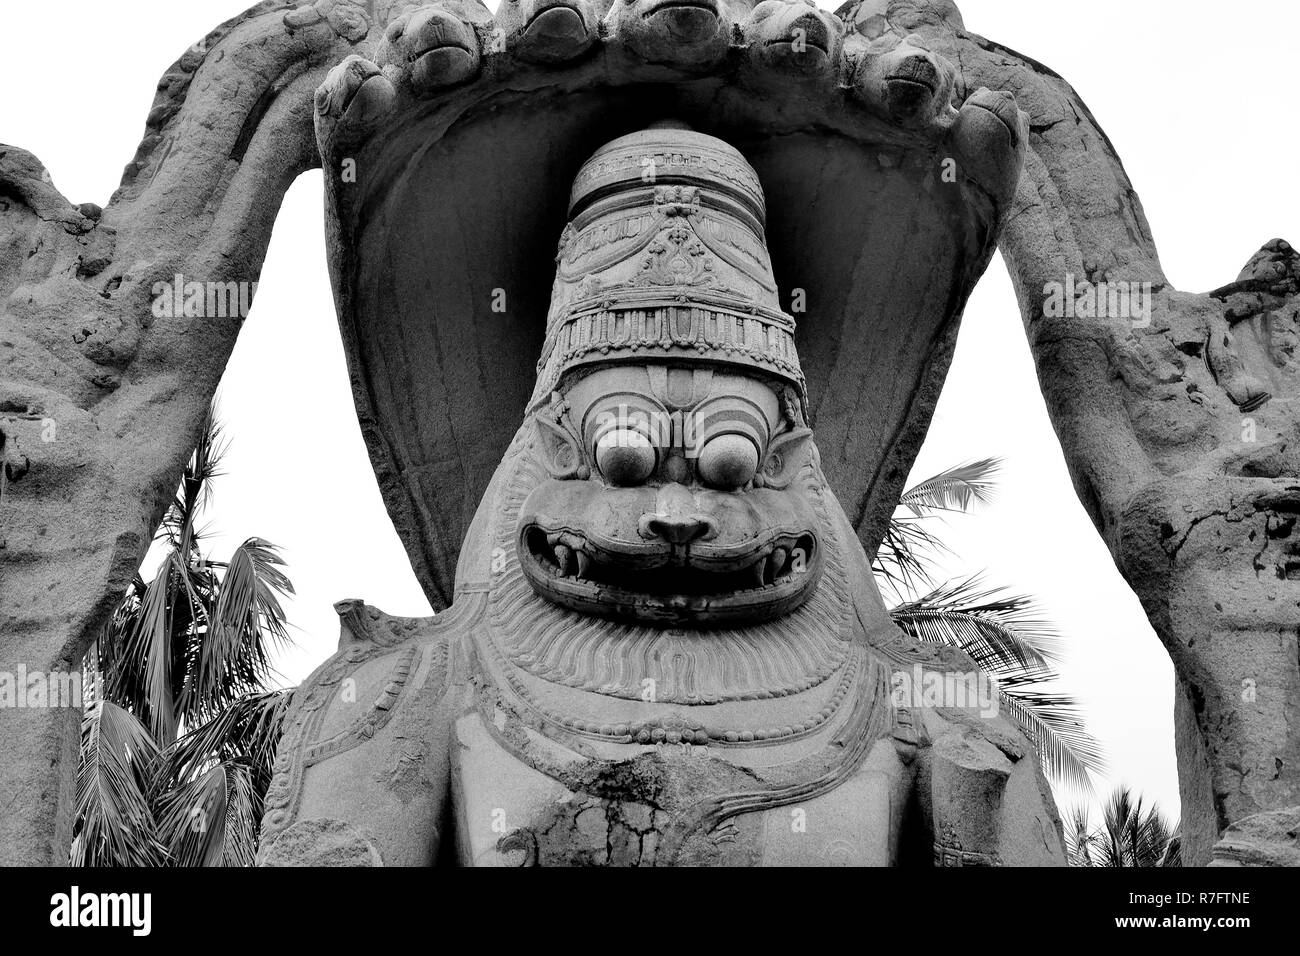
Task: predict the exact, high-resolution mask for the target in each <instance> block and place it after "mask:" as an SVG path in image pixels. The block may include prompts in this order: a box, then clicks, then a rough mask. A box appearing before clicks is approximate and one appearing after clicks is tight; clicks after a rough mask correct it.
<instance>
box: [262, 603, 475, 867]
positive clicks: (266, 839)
mask: <svg viewBox="0 0 1300 956" xmlns="http://www.w3.org/2000/svg"><path fill="white" fill-rule="evenodd" d="M336 609H337V610H338V612H339V617H340V620H341V623H342V629H341V635H340V639H339V649H338V652H337V653H335V654H334V656H333V657H331V658H330V659H329V660H328V661H326V662H325V663H324V664H322V665H321V666H320V667H319V668H318V669H317V670H316V671H315V673H313V674H312V675H311V677H310V678H308V679H307V681H306V682H305V683H304V684H303V685H302V686H301V687H300V688H299V689H298V691H297V692H296V693H295V694H294V701H293V705H292V708H291V710H290V712H289V714H288V715H287V718H286V721H285V732H284V736H283V738H282V739H281V742H280V746H279V748H278V750H277V754H276V760H275V776H274V778H273V780H272V782H271V786H270V788H269V789H268V791H267V794H266V809H265V815H264V817H263V822H262V831H261V837H260V847H259V851H258V865H260V866H432V865H433V864H434V863H435V862H437V860H438V856H439V852H440V851H444V852H445V851H449V850H450V849H451V846H450V842H449V841H444V839H443V837H444V826H445V822H444V821H445V819H446V811H447V810H448V809H449V807H448V800H449V793H450V780H451V756H450V754H451V727H452V719H453V714H452V712H451V710H450V709H449V708H451V707H452V706H453V705H454V704H455V703H456V702H457V701H458V700H459V695H458V693H456V692H455V691H453V690H452V689H451V684H452V674H453V672H454V671H455V669H456V668H455V661H454V660H453V659H452V658H453V656H454V655H453V653H452V650H453V644H452V642H451V641H450V640H449V639H448V637H447V630H448V628H449V625H451V624H452V623H454V618H455V616H456V615H455V612H454V611H448V612H447V613H446V614H444V615H442V616H441V617H440V618H439V619H438V620H436V621H435V620H434V619H432V618H425V619H412V618H393V617H389V616H387V615H384V614H382V613H381V612H379V611H377V610H376V609H374V608H371V607H367V606H366V605H364V604H362V603H361V602H360V601H344V602H341V603H339V604H338V605H336ZM444 844H446V845H444Z"/></svg>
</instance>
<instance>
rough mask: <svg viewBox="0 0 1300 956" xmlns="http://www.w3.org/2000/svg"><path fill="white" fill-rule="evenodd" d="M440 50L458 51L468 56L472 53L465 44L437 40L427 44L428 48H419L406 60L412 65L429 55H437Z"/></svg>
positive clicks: (457, 41) (458, 41)
mask: <svg viewBox="0 0 1300 956" xmlns="http://www.w3.org/2000/svg"><path fill="white" fill-rule="evenodd" d="M441 50H459V51H460V52H462V53H465V54H470V53H472V52H473V51H472V50H470V48H469V47H468V46H467V45H466V44H465V43H463V42H462V41H460V40H437V41H435V42H433V43H431V44H429V45H428V46H423V47H420V49H418V50H416V51H415V52H414V53H412V54H411V55H410V57H409V58H408V59H409V60H410V62H412V63H414V62H415V61H416V60H418V59H420V58H421V57H423V56H427V55H428V54H430V53H438V52H439V51H441Z"/></svg>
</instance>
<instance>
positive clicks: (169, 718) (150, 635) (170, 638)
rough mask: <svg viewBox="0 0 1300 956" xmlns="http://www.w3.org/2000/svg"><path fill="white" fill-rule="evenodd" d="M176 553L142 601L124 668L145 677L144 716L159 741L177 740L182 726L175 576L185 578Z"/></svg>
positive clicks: (128, 640)
mask: <svg viewBox="0 0 1300 956" xmlns="http://www.w3.org/2000/svg"><path fill="white" fill-rule="evenodd" d="M177 565H178V558H177V553H176V552H175V551H169V552H168V553H167V555H166V556H165V557H164V558H163V562H162V566H161V567H160V568H159V569H158V574H157V575H156V576H155V577H154V579H153V580H152V581H150V582H149V585H148V587H146V588H145V591H144V594H143V595H142V596H141V598H140V609H139V614H138V616H137V617H136V618H135V620H134V622H133V627H132V628H131V631H130V632H129V633H128V634H127V636H126V648H125V655H124V660H123V661H122V666H124V667H127V668H130V669H131V670H133V671H135V672H136V673H138V674H143V675H144V686H143V690H144V699H143V700H142V701H140V703H141V704H142V705H143V716H144V718H145V719H146V720H147V722H148V725H149V729H150V731H151V732H152V734H153V736H154V737H155V739H157V740H161V741H164V742H165V743H170V742H171V741H173V740H175V739H176V730H177V725H178V717H177V708H176V702H175V699H174V697H173V686H172V677H173V667H172V665H173V642H174V639H175V631H174V616H173V612H174V610H175V595H174V594H173V592H172V580H173V576H174V575H177V574H181V573H182V571H181V570H180V569H179V568H178V566H177Z"/></svg>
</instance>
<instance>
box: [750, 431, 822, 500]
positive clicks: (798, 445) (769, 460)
mask: <svg viewBox="0 0 1300 956" xmlns="http://www.w3.org/2000/svg"><path fill="white" fill-rule="evenodd" d="M811 446H812V429H811V428H795V429H793V430H792V431H788V432H786V433H785V434H783V435H778V436H777V437H776V438H774V439H772V441H771V443H770V444H769V445H768V446H767V457H765V458H764V459H763V466H762V467H761V468H760V469H759V471H758V476H759V478H761V479H762V482H761V483H762V485H763V486H764V487H766V488H778V489H779V488H786V487H788V486H789V484H790V482H792V481H794V479H795V476H796V475H797V474H799V469H800V468H802V467H803V465H804V463H805V462H806V461H807V460H808V451H809V449H810V448H811ZM758 483H759V482H758V481H756V482H755V484H758Z"/></svg>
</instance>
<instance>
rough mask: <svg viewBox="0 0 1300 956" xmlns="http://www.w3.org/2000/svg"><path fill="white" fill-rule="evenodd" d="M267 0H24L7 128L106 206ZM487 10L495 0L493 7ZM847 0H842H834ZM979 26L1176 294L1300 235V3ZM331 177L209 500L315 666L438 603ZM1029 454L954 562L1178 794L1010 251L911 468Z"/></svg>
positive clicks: (294, 224)
mask: <svg viewBox="0 0 1300 956" xmlns="http://www.w3.org/2000/svg"><path fill="white" fill-rule="evenodd" d="M248 5H251V0H186V2H184V3H180V2H177V0H111V2H110V0H61V2H59V3H57V4H34V3H16V2H13V0H8V2H6V3H5V11H4V31H3V37H2V38H0V50H3V56H0V88H3V89H5V90H6V91H7V92H6V96H5V101H4V104H3V106H0V142H5V143H10V144H13V145H16V146H21V147H23V148H25V149H28V150H30V151H32V152H33V153H35V154H36V155H37V156H38V157H39V158H40V159H41V160H42V161H43V162H44V163H45V164H46V166H48V167H49V169H50V171H51V174H52V176H53V178H54V181H55V183H56V185H58V186H59V188H60V189H61V190H62V191H63V192H64V194H65V195H67V196H68V198H69V199H71V200H72V201H73V202H97V203H100V204H101V205H102V204H104V203H105V202H107V200H108V197H109V195H110V194H111V193H112V191H113V189H114V188H115V187H116V185H117V182H118V179H119V178H120V176H121V171H122V167H123V166H124V165H125V164H126V163H127V161H128V160H130V158H131V156H132V155H133V154H134V151H135V148H136V146H137V144H138V142H139V138H140V135H141V132H142V130H143V128H144V119H145V115H146V113H147V112H148V109H149V105H150V103H151V101H152V97H153V92H154V89H155V87H156V85H157V82H158V78H159V77H160V76H161V75H162V72H163V70H164V69H165V68H166V67H167V66H169V65H170V64H171V63H172V62H173V61H174V60H175V59H176V58H177V57H178V56H179V55H180V53H181V52H183V51H184V49H185V48H186V47H187V46H189V45H190V44H191V43H193V42H195V41H197V40H198V39H200V38H201V37H202V36H203V35H204V34H205V33H206V32H207V31H208V30H209V29H210V28H212V27H214V26H216V25H217V23H219V22H220V21H222V20H224V19H226V18H228V17H230V16H233V15H234V14H236V13H238V12H240V11H241V10H243V9H244V8H245V7H246V6H248ZM488 5H489V6H490V7H494V8H495V6H496V0H489V4H488ZM819 5H820V6H823V7H825V8H827V9H834V7H835V6H837V5H838V3H827V2H824V0H823V2H820V3H819ZM960 6H961V9H962V12H963V15H964V17H965V20H966V25H967V27H968V28H969V29H970V30H972V31H974V32H977V33H980V34H982V35H984V36H987V37H989V38H991V39H995V40H997V41H999V42H1001V43H1003V44H1005V45H1007V46H1010V47H1012V48H1014V49H1017V50H1019V51H1020V52H1022V53H1025V54H1027V55H1029V56H1031V57H1033V58H1034V59H1037V60H1039V61H1041V62H1043V63H1046V64H1047V65H1049V66H1050V67H1052V68H1053V69H1055V70H1056V71H1058V72H1059V73H1061V74H1062V75H1064V76H1065V77H1066V78H1067V79H1068V80H1069V81H1070V82H1072V83H1073V84H1074V86H1075V88H1076V89H1077V90H1078V91H1079V92H1080V94H1081V95H1082V97H1083V98H1084V100H1085V102H1087V103H1088V105H1089V106H1090V107H1091V109H1092V111H1093V113H1094V115H1096V116H1097V117H1098V119H1099V120H1100V121H1101V122H1102V123H1103V125H1104V126H1105V128H1106V130H1107V132H1108V133H1109V134H1110V137H1111V139H1112V140H1113V141H1114V143H1115V145H1116V148H1117V149H1118V150H1119V153H1120V155H1121V156H1122V157H1123V159H1124V162H1125V164H1126V167H1127V169H1128V171H1129V174H1130V175H1131V177H1132V179H1133V181H1134V183H1135V185H1136V187H1137V189H1138V191H1139V194H1140V195H1141V197H1142V199H1143V202H1144V204H1145V206H1146V211H1147V215H1148V217H1149V218H1150V220H1151V223H1152V226H1153V228H1154V230H1155V234H1156V238H1157V240H1158V242H1159V245H1160V251H1161V253H1162V258H1163V261H1164V265H1165V269H1166V271H1167V273H1168V275H1169V277H1170V279H1171V280H1172V281H1173V282H1174V284H1175V285H1177V286H1179V287H1180V288H1185V289H1188V290H1192V291H1206V290H1208V289H1212V288H1216V287H1218V286H1220V285H1222V284H1224V283H1226V282H1228V281H1231V280H1232V279H1234V278H1236V275H1237V273H1238V271H1239V270H1240V268H1241V267H1242V265H1244V264H1245V262H1246V260H1247V259H1248V258H1249V257H1250V255H1251V254H1252V253H1253V252H1254V251H1255V250H1256V249H1258V248H1259V246H1260V245H1261V244H1262V243H1263V242H1264V241H1265V240H1267V239H1270V238H1272V237H1274V236H1282V237H1284V238H1288V239H1290V240H1291V241H1293V242H1297V241H1300V190H1297V189H1296V188H1295V180H1294V176H1295V174H1296V156H1297V154H1298V151H1300V132H1297V123H1296V120H1295V117H1296V98H1295V84H1294V76H1293V71H1294V69H1295V64H1296V62H1297V61H1298V60H1300V55H1298V54H1300V39H1297V38H1298V37H1300V4H1296V3H1295V2H1294V0H1239V2H1237V3H1234V4H1233V5H1232V6H1231V8H1230V12H1229V10H1228V9H1225V7H1224V5H1223V4H1221V3H1211V2H1208V0H1183V2H1180V3H1177V4H1173V3H1169V2H1166V0H1087V2H1085V0H964V2H962V3H960ZM321 207H322V199H321V178H320V173H319V172H316V173H311V174H308V175H306V176H304V177H303V178H302V179H301V180H300V181H299V182H298V183H296V184H295V185H294V187H293V188H292V189H291V190H290V192H289V194H288V195H287V196H286V198H285V201H284V207H283V210H282V211H281V214H280V218H279V221H278V223H277V225H276V230H275V235H274V238H273V240H272V243H271V249H270V254H269V255H268V257H267V261H266V267H265V270H264V271H263V273H262V277H261V286H260V288H259V293H258V297H257V304H256V306H255V307H254V309H253V314H252V316H251V317H250V318H249V320H248V322H247V324H246V327H245V329H244V332H243V334H242V336H241V338H240V341H239V345H238V347H237V348H236V351H235V354H234V356H233V358H232V360H231V363H230V366H229V368H228V369H227V372H226V377H225V382H224V385H223V389H222V411H223V415H222V417H223V420H224V422H225V424H226V426H227V431H228V434H229V436H230V437H231V438H232V439H233V442H232V445H231V448H230V453H229V455H228V456H227V458H226V463H225V467H226V472H227V474H226V475H225V476H224V477H222V478H221V479H219V481H218V482H217V484H216V485H215V502H214V508H213V509H212V511H211V512H210V515H209V517H210V524H211V530H212V532H213V534H212V536H211V538H210V545H211V547H212V550H213V552H214V556H216V557H219V558H220V557H223V556H224V555H225V554H226V553H228V552H229V550H230V549H231V548H232V547H234V546H235V545H236V544H237V543H238V542H240V541H242V540H243V539H244V538H246V537H249V536H252V535H257V536H260V537H263V538H266V539H269V540H270V541H272V542H274V543H276V544H278V545H280V546H281V547H282V548H283V550H284V554H285V557H286V558H287V560H288V563H289V569H288V570H289V573H290V575H291V577H292V579H293V581H294V583H295V584H296V586H297V588H298V597H297V598H296V599H295V600H294V601H292V602H291V604H290V605H289V615H290V620H291V623H292V624H293V625H294V628H295V632H296V635H297V642H298V643H297V647H296V648H295V649H293V650H291V651H289V652H286V653H285V654H284V655H282V657H281V659H280V661H279V667H280V669H281V671H282V673H283V675H284V679H285V681H286V682H287V683H296V682H298V681H300V680H301V679H302V678H304V677H305V676H306V675H307V674H308V673H310V672H311V670H312V669H314V668H315V667H316V666H317V665H318V664H320V663H321V662H322V661H323V660H324V659H325V658H326V657H328V656H329V654H331V653H332V652H333V650H334V647H335V645H336V643H337V639H338V623H337V618H336V617H335V615H334V613H333V611H332V609H331V605H332V603H333V602H334V601H337V600H340V599H342V598H345V597H361V598H364V599H365V600H366V601H368V602H369V603H371V604H374V605H376V606H378V607H381V608H383V609H384V610H386V611H389V612H391V613H394V614H404V615H418V614H424V613H428V611H429V608H428V605H427V604H426V602H425V600H424V598H423V596H422V594H421V593H420V590H419V587H418V586H417V584H416V582H415V578H414V576H413V574H412V573H411V570H410V568H409V566H408V565H407V562H406V558H405V554H404V552H403V551H402V548H401V546H400V545H399V543H398V540H397V537H396V534H395V533H394V531H393V529H392V526H391V524H390V522H389V520H388V517H387V515H386V513H385V512H384V509H383V506H382V503H381V501H380V497H379V492H378V489H377V487H376V484H375V479H374V476H373V473H372V472H371V470H370V465H369V462H368V459H367V457H366V454H365V450H364V447H363V445H362V441H361V435H360V432H359V429H358V427H357V423H356V417H355V414H354V411H353V408H352V400H351V394H350V391H349V389H348V383H347V377H346V372H345V366H344V360H343V353H342V348H341V346H340V343H339V337H338V329H337V324H336V321H335V317H334V309H333V304H332V300H331V296H330V290H329V280H328V276H327V274H326V269H325V259H324V240H323V236H322V228H321V217H322V213H321ZM988 455H1000V456H1002V457H1004V458H1005V459H1007V467H1006V470H1005V474H1004V477H1003V481H1002V484H1001V497H1000V500H999V502H998V503H997V504H996V505H994V506H993V507H992V508H990V509H988V510H986V511H984V512H983V513H981V514H980V515H978V516H971V517H965V518H958V519H955V520H952V521H950V522H949V523H948V527H947V529H946V530H944V534H945V536H946V539H947V541H948V542H949V543H950V545H951V546H952V548H953V550H954V551H955V552H956V553H957V554H958V555H960V560H958V561H953V562H951V563H950V565H949V566H948V569H949V570H950V571H951V573H952V574H953V575H954V576H957V575H964V574H968V573H971V572H973V571H978V570H981V569H987V571H988V578H989V580H990V582H991V583H998V584H1006V585H1008V586H1010V587H1012V588H1013V589H1015V590H1017V591H1024V592H1028V593H1031V594H1034V595H1036V596H1037V597H1038V598H1039V599H1040V600H1041V601H1042V603H1043V605H1044V606H1045V608H1046V609H1047V611H1048V612H1049V614H1050V616H1051V617H1052V618H1053V619H1054V620H1056V621H1058V622H1059V623H1060V624H1061V626H1062V628H1063V630H1064V633H1065V636H1066V638H1067V641H1068V646H1069V650H1070V659H1069V663H1068V665H1067V666H1066V668H1065V676H1066V686H1067V688H1068V689H1070V690H1071V691H1073V692H1074V693H1075V694H1077V695H1078V696H1079V697H1080V698H1081V699H1082V700H1083V702H1084V704H1085V707H1086V712H1087V719H1088V723H1089V726H1090V727H1091V729H1092V731H1093V732H1094V733H1095V734H1096V735H1097V736H1098V737H1099V738H1100V739H1101V741H1102V742H1103V744H1104V745H1105V747H1106V748H1107V751H1108V754H1109V756H1110V758H1111V773H1110V775H1109V777H1108V778H1107V779H1106V780H1104V781H1102V787H1101V788H1100V789H1102V790H1106V789H1108V788H1109V786H1110V785H1111V784H1114V783H1120V782H1124V783H1128V784H1130V785H1132V786H1133V787H1135V788H1137V789H1138V790H1140V791H1141V792H1142V793H1143V794H1144V795H1145V796H1147V797H1148V798H1153V799H1155V800H1157V801H1159V803H1160V804H1161V805H1162V806H1164V807H1166V808H1168V809H1170V810H1172V809H1173V808H1175V807H1176V806H1177V800H1178V785H1177V779H1176V775H1175V767H1174V754H1173V741H1172V722H1171V713H1172V679H1173V676H1172V669H1171V667H1170V665H1169V662H1168V659H1167V657H1166V656H1165V653H1164V651H1163V649H1162V648H1161V647H1160V645H1159V643H1158V641H1157V640H1156V638H1155V636H1154V634H1153V633H1152V632H1151V629H1150V628H1149V626H1148V625H1147V623H1146V620H1145V619H1144V617H1143V615H1142V613H1141V611H1140V609H1139V607H1138V604H1137V601H1136V599H1135V598H1134V597H1133V595H1132V593H1131V592H1130V591H1129V590H1128V588H1127V587H1126V586H1125V584H1124V583H1123V581H1122V580H1121V579H1120V577H1119V575H1118V574H1117V573H1116V571H1115V569H1114V566H1113V564H1112V562H1111V559H1110V556H1109V555H1108V553H1107V552H1106V549H1105V547H1104V546H1103V545H1102V543H1101V541H1100V540H1099V539H1098V537H1097V535H1096V533H1095V532H1094V530H1093V528H1092V526H1091V524H1090V523H1089V522H1088V520H1087V518H1086V517H1085V515H1084V513H1083V511H1082V509H1081V508H1080V506H1079V505H1078V503H1077V501H1076V500H1075V498H1074V494H1073V490H1072V488H1071V486H1070V483H1069V479H1068V477H1067V475H1066V470H1065V466H1064V463H1063V461H1062V458H1061V453H1060V449H1059V447H1058V445H1057V443H1056V439H1055V436H1054V434H1053V433H1052V430H1051V426H1050V424H1049V423H1048V419H1047V415H1046V412H1045V410H1044V407H1043V403H1042V399H1041V398H1040V397H1039V394H1038V390H1037V383H1036V380H1035V377H1034V371H1033V365H1032V362H1031V359H1030V356H1029V351H1028V348H1027V346H1026V344H1025V339H1024V335H1023V332H1022V330H1021V326H1020V318H1019V315H1018V313H1017V309H1016V304H1015V298H1014V295H1013V293H1012V290H1011V284H1010V281H1009V279H1008V278H1007V275H1006V271H1005V268H1004V267H1003V266H1002V264H1001V261H1000V260H995V261H994V263H993V265H992V267H991V268H990V270H989V273H988V275H987V276H986V277H985V279H984V281H983V282H982V283H981V285H980V286H979V288H978V289H977V290H976V293H975V295H974V297H973V299H972V301H971V304H970V307H969V308H968V310H967V313H966V318H965V324H964V326H963V329H962V334H961V339H960V343H959V347H958V350H957V357H956V361H955V362H954V364H953V368H952V373H951V375H950V376H949V379H948V383H947V387H946V389H945V391H944V393H943V399H942V401H941V402H940V405H939V410H938V414H937V417H936V419H935V424H934V427H933V428H932V429H931V432H930V435H929V438H928V440H927V443H926V445H925V448H924V450H923V451H922V453H921V456H920V459H919V460H918V462H917V465H916V470H915V473H914V478H917V479H919V478H923V477H926V476H928V475H930V474H933V473H934V472H937V471H940V470H942V469H943V468H945V467H948V466H950V465H953V464H958V463H961V462H964V461H968V460H971V459H974V458H980V457H984V456H988Z"/></svg>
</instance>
